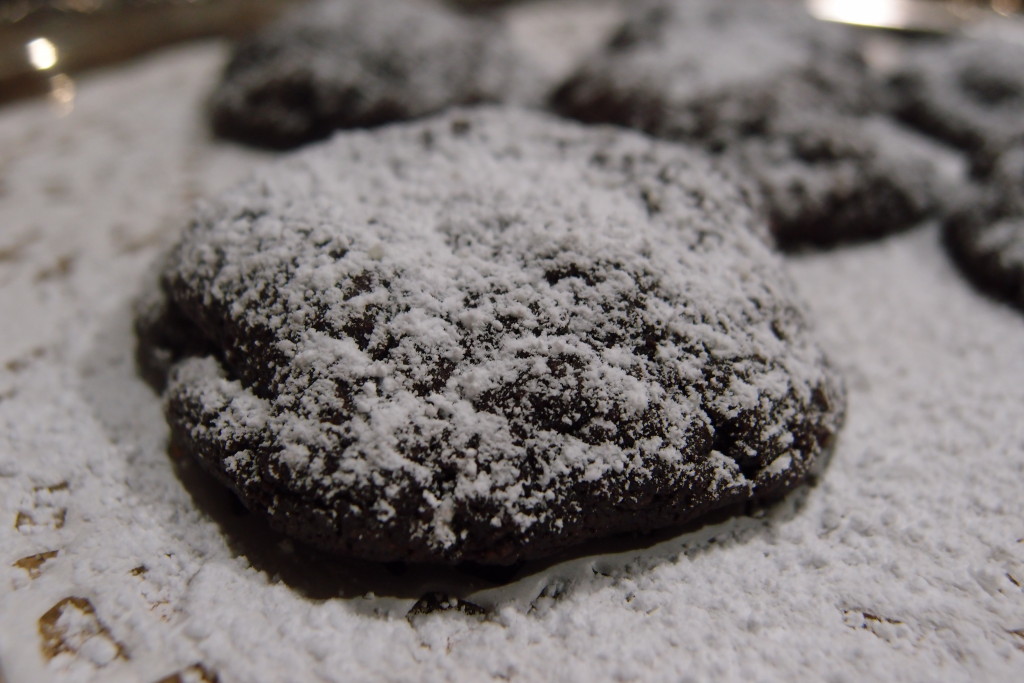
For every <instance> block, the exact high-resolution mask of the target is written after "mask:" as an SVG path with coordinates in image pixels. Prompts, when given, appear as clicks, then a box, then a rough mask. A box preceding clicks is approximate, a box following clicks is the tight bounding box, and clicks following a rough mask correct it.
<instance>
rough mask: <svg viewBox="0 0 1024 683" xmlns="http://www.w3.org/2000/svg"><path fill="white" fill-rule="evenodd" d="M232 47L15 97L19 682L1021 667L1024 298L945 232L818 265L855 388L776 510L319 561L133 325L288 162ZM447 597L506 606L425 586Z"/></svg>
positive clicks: (876, 673)
mask: <svg viewBox="0 0 1024 683" xmlns="http://www.w3.org/2000/svg"><path fill="white" fill-rule="evenodd" d="M549 47H550V48H551V49H554V48H555V47H557V46H556V45H554V44H552V45H551V46H549ZM224 57H225V51H224V50H223V49H222V47H221V46H219V45H196V46H191V47H187V48H182V49H178V50H174V51H169V52H165V53H163V54H160V55H156V56H154V57H152V58H149V59H146V60H142V61H140V62H138V63H136V64H134V65H129V66H125V67H121V68H117V69H111V70H108V71H107V72H105V73H97V74H94V75H91V76H89V77H85V78H82V79H81V80H80V81H79V83H78V97H77V99H76V102H75V110H74V111H73V112H72V113H71V114H70V115H68V116H66V117H63V118H62V117H59V116H58V115H57V113H55V112H54V111H53V110H51V109H50V107H49V106H48V105H47V103H45V102H41V101H40V102H27V103H22V104H18V105H8V106H5V108H4V109H0V226H3V227H2V228H0V320H3V321H4V324H3V325H0V548H2V550H0V560H2V562H0V634H2V637H0V672H2V676H3V677H4V678H5V679H6V680H7V681H9V682H10V683H21V682H22V681H37V680H52V681H62V682H64V681H92V680H105V681H155V680H160V679H161V678H163V677H165V676H172V675H175V674H178V675H179V676H180V678H181V680H187V681H201V680H213V677H214V676H217V677H218V679H219V680H221V681H226V682H232V681H276V680H281V679H293V680H346V681H353V680H356V681H359V680H410V679H415V680H429V681H441V680H466V681H471V680H486V679H494V678H501V679H503V680H515V681H531V680H541V679H550V678H552V677H558V678H559V679H562V680H567V681H592V680H606V679H615V680H666V679H668V680H711V679H713V680H725V681H741V680H752V679H753V680H779V681H783V680H793V679H798V678H814V679H825V680H834V681H855V680H864V679H887V680H891V679H901V680H935V679H942V680H952V681H973V680H1007V681H1009V680H1016V679H1017V678H1018V677H1019V672H1020V671H1021V669H1022V667H1024V651H1022V647H1024V588H1022V586H1024V522H1022V521H1021V520H1022V519H1024V499H1022V496H1021V495H1020V482H1021V480H1022V477H1024V420H1021V419H1020V414H1021V406H1024V363H1022V362H1021V359H1022V358H1024V316H1022V315H1021V313H1020V312H1019V311H1018V310H1016V309H1013V308H1010V307H1007V306H1003V305H1001V304H998V303H995V302H993V301H991V300H989V299H987V298H986V297H984V296H982V295H980V294H978V293H977V292H976V291H975V290H974V289H973V287H971V286H970V284H969V283H968V282H966V281H965V280H964V279H963V278H962V277H961V275H960V274H959V273H958V272H957V270H956V269H955V268H954V267H953V266H952V265H951V264H950V263H949V261H948V259H947V257H946V255H945V253H944V251H943V249H942V248H941V246H940V242H939V236H938V230H937V226H935V225H923V226H920V227H919V228H917V229H915V230H912V231H909V232H907V233H904V234H900V235H897V236H894V237H890V238H888V239H886V240H884V241H879V242H875V243H870V244H864V245H858V246H852V247H846V248H842V249H836V250H832V251H828V252H823V253H808V254H804V255H801V256H799V257H797V258H790V259H789V262H788V263H787V264H786V266H787V270H789V272H790V274H791V275H792V277H793V279H794V280H795V281H796V283H797V288H798V289H799V293H800V295H801V296H802V298H803V299H804V300H805V301H807V302H808V304H809V308H810V311H811V314H812V315H813V320H814V322H815V326H816V328H817V330H818V332H819V337H820V339H821V340H822V345H823V346H824V347H825V348H826V349H827V351H828V353H829V355H830V357H831V358H832V359H833V360H834V361H835V363H836V364H837V365H838V366H840V368H841V370H842V371H843V373H844V374H845V376H846V377H847V379H848V389H849V409H848V414H847V423H846V426H845V428H844V430H843V432H842V434H841V437H840V441H839V444H838V448H837V449H836V452H835V454H834V457H833V459H832V462H831V464H830V465H829V467H828V469H827V470H826V471H825V472H824V474H823V476H822V479H821V482H820V483H819V485H817V486H816V487H814V488H810V489H807V490H805V491H802V492H800V494H799V495H797V496H796V497H792V498H790V499H789V500H788V501H787V502H785V503H783V504H781V505H779V506H777V507H775V508H772V509H770V510H768V511H765V512H762V513H759V514H758V515H757V516H753V517H739V518H736V519H733V520H730V521H727V522H723V523H719V524H715V525H712V526H708V527H705V528H703V529H701V530H699V531H695V532H692V533H688V534H683V535H681V536H677V537H671V538H655V539H651V542H650V544H648V545H646V546H644V547H640V548H636V547H633V548H623V547H606V548H603V549H602V550H603V552H602V553H600V554H593V555H585V556H581V557H577V558H575V559H565V560H562V561H559V562H558V563H556V564H553V565H550V566H545V567H532V568H531V567H528V568H526V569H524V571H523V573H522V574H521V575H520V577H519V578H518V579H516V580H515V581H514V582H513V583H511V584H509V585H507V586H502V587H493V586H491V585H490V584H488V582H487V581H486V580H485V579H482V578H480V577H479V576H475V575H470V574H465V573H460V572H448V573H444V572H437V573H433V572H422V573H420V572H415V571H412V570H410V571H408V572H407V573H406V574H401V575H400V573H399V570H397V569H395V570H394V571H392V570H391V569H387V568H384V567H381V566H379V565H362V564H360V563H356V562H352V563H349V562H344V561H338V560H322V559H320V560H317V559H315V558H313V557H312V556H310V555H309V554H307V553H305V551H303V550H302V549H301V548H298V547H296V546H294V545H293V544H291V543H290V542H288V541H284V540H283V539H281V538H280V537H279V536H276V535H274V534H272V533H271V532H269V531H267V530H266V529H265V528H264V527H262V526H260V525H258V524H256V523H255V521H254V520H252V518H251V516H248V517H247V516H244V515H242V514H241V513H240V512H239V510H238V509H237V508H233V507H232V505H231V503H230V502H229V501H230V499H229V498H228V497H227V495H226V494H225V493H224V492H223V490H222V489H221V488H219V487H217V486H214V485H213V484H211V483H210V482H208V481H207V480H205V479H202V478H201V477H200V476H199V475H198V473H197V472H196V471H195V469H194V468H190V466H189V464H188V462H187V461H176V460H175V459H174V458H173V457H169V454H168V449H167V427H166V423H165V421H164V417H163V414H162V411H161V405H160V400H159V398H158V397H157V396H156V395H155V394H154V393H153V392H152V391H151V390H150V389H149V388H148V386H147V385H146V384H145V383H143V382H142V380H141V379H139V378H138V375H137V371H136V368H135V366H134V360H133V353H134V343H135V342H134V335H133V333H132V317H133V306H134V302H135V299H136V297H137V296H138V295H139V294H140V293H141V292H142V290H143V288H144V280H146V279H147V277H148V276H149V275H150V274H151V273H152V271H153V270H154V269H155V268H156V267H157V265H156V263H157V262H156V259H157V258H158V257H159V255H160V254H161V253H162V252H163V251H164V249H165V248H166V247H167V246H168V245H169V244H170V243H172V242H173V241H174V240H175V239H176V238H177V237H178V236H179V234H180V229H181V227H182V226H183V225H185V223H186V221H187V219H188V216H189V215H190V213H191V210H192V209H191V205H192V203H193V201H194V200H195V199H196V198H197V197H200V196H202V197H212V196H215V195H217V194H218V193H219V192H220V191H221V190H223V189H224V188H225V187H229V186H232V185H234V184H235V183H236V182H237V181H239V180H241V179H242V178H243V177H245V176H246V175H248V174H249V173H250V172H251V170H252V167H253V166H254V165H255V164H256V163H257V162H260V161H262V159H263V155H257V154H254V153H251V152H247V151H244V150H242V149H239V148H237V147H233V146H230V145H222V144H217V143H213V142H211V141H210V140H209V137H208V134H207V133H206V131H205V128H204V125H203V123H202V120H201V117H200V109H201V103H202V100H203V98H204V96H205V94H206V92H207V90H208V88H209V85H210V83H212V82H213V80H214V79H215V78H216V74H217V71H218V69H219V67H220V65H221V64H222V62H223V59H224ZM380 250H381V251H376V250H375V249H373V247H372V245H371V246H370V247H368V248H367V252H366V253H367V257H370V256H371V255H372V254H374V253H378V254H380V255H381V256H384V257H386V256H387V255H388V251H387V245H384V244H382V245H381V246H380ZM471 322H472V321H471V320H467V324H469V323H471ZM436 333H437V334H438V335H439V336H440V335H443V333H444V330H443V329H438V330H437V331H436ZM606 360H607V363H608V364H609V366H612V365H613V362H614V361H615V358H614V354H613V355H612V356H611V357H609V358H608V359H606ZM620 362H624V360H620ZM737 393H738V394H739V393H742V392H741V388H740V387H737ZM625 395H626V396H628V398H625V399H623V400H628V401H630V402H634V403H636V404H637V405H639V404H640V403H642V401H643V400H644V396H643V392H641V391H639V390H637V391H631V392H627V394H625ZM724 464H725V465H727V463H724ZM784 464H785V463H784V462H780V463H779V464H778V466H779V467H782V466H783V465H784ZM238 466H239V467H242V466H244V463H243V462H239V463H238ZM770 467H775V465H774V464H772V465H770ZM467 485H469V483H467ZM380 514H381V515H384V516H386V515H387V510H386V509H382V510H381V511H380ZM430 591H436V592H443V593H445V594H447V595H449V596H451V599H450V600H448V601H444V602H443V605H444V606H447V607H451V606H453V605H454V606H458V605H459V603H458V600H456V598H457V599H461V600H463V601H465V602H466V603H472V604H475V605H478V606H480V608H482V609H481V610H479V611H477V610H473V609H469V608H468V607H466V606H465V605H463V609H448V610H443V609H438V610H435V611H432V612H431V611H427V610H420V611H417V610H415V609H413V607H414V605H416V604H417V603H418V601H419V602H423V601H422V600H420V598H421V597H422V596H423V595H424V594H425V593H427V592H430ZM410 612H411V613H410Z"/></svg>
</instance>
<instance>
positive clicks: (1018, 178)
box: [945, 144, 1024, 309]
mask: <svg viewBox="0 0 1024 683" xmlns="http://www.w3.org/2000/svg"><path fill="white" fill-rule="evenodd" d="M945 241H946V246H947V248H948V250H949V252H950V254H951V255H952V257H953V259H954V260H955V261H956V262H957V264H959V266H960V268H961V270H963V271H964V273H965V274H966V275H967V276H968V277H969V278H970V279H971V280H972V281H973V282H974V283H975V284H976V285H978V286H979V287H980V288H982V289H984V290H985V291H987V292H989V293H991V294H993V295H994V296H998V297H1000V298H1003V299H1006V300H1008V301H1011V302H1012V303H1014V304H1016V305H1017V306H1018V307H1020V308H1022V309H1024V144H1021V145H1017V146H1016V147H1013V148H1011V149H1010V150H1009V151H1007V152H1006V153H1004V154H1003V155H1002V156H1001V157H1000V158H999V160H998V162H997V163H996V166H995V170H994V172H993V174H992V176H991V178H990V180H989V182H988V184H987V186H986V187H985V188H984V190H983V191H982V193H981V197H980V198H975V200H974V201H973V202H972V203H971V204H970V206H969V207H968V208H966V209H965V210H964V211H962V212H960V213H959V214H957V215H956V216H954V217H953V218H952V219H951V220H950V221H948V222H947V223H946V229H945Z"/></svg>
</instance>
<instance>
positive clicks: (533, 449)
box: [140, 108, 844, 564]
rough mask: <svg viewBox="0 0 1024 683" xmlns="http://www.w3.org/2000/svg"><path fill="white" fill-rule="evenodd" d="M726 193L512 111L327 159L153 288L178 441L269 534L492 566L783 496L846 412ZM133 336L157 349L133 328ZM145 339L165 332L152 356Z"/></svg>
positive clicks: (224, 221) (674, 167) (694, 157)
mask: <svg viewBox="0 0 1024 683" xmlns="http://www.w3.org/2000/svg"><path fill="white" fill-rule="evenodd" d="M766 242H767V240H766V235H765V229H764V227H763V226H762V225H761V222H760V219H759V218H758V214H757V213H756V212H755V211H753V210H752V209H751V205H750V197H749V196H748V195H747V193H746V191H745V190H744V187H743V185H741V184H736V183H734V182H733V179H732V178H731V177H730V176H729V175H728V174H727V173H726V172H725V171H723V170H722V169H721V168H720V167H719V166H718V165H717V164H716V163H715V162H713V161H712V160H710V159H708V158H707V157H705V156H704V155H703V154H701V153H699V152H695V151H693V150H690V149H687V148H683V147H680V146H676V145H673V144H670V143H665V142H659V141H654V140H651V139H649V138H646V137H644V136H641V135H638V134H634V133H630V132H628V131H622V130H618V129H612V128H606V127H587V126H581V125H579V124H575V123H572V122H565V121H559V120H557V119H554V118H551V117H548V116H546V115H541V114H536V113H529V112H525V111H519V110H514V109H496V108H484V109H476V110H456V111H453V112H450V113H447V114H445V115H442V116H439V117H435V118H431V119H427V120H424V121H420V122H416V123H411V124H402V125H396V126H389V127H385V128H383V129H379V130H377V131H373V132H358V133H349V134H345V135H339V136H336V137H335V138H334V139H332V140H331V141H330V142H329V143H325V144H323V145H319V146H316V147H315V148H310V149H309V150H306V151H304V152H303V153H300V154H298V155H295V156H293V157H290V158H288V159H285V160H283V161H281V162H279V163H277V164H274V165H272V166H270V167H268V168H267V169H266V170H264V171H261V172H260V173H258V174H257V175H256V176H254V177H253V178H252V179H251V180H249V181H248V182H246V183H244V184H242V185H240V186H238V187H236V188H235V189H234V190H232V191H230V192H227V193H226V194H224V195H222V196H221V197H219V198H218V199H217V200H216V201H214V202H212V203H210V204H208V205H207V206H205V207H204V208H203V209H202V210H201V211H200V212H199V213H198V215H197V216H196V217H195V219H194V221H193V222H192V224H191V225H190V227H189V228H188V229H187V231H186V233H185V235H184V237H183V239H182V241H181V243H180V244H179V245H178V246H177V247H176V249H175V250H174V252H173V253H172V254H171V257H170V259H169V262H168V265H167V267H166V269H165V271H164V273H163V290H164V295H165V296H166V301H165V302H164V303H163V304H161V305H162V306H164V310H165V311H166V310H173V311H174V314H173V315H170V316H168V315H164V316H160V315H151V316H148V317H147V316H143V318H142V319H141V320H142V321H144V325H154V324H157V325H158V324H160V323H159V321H160V320H177V321H179V322H177V323H172V324H174V325H180V324H183V323H181V322H180V321H181V320H187V321H188V323H187V324H188V325H190V326H192V327H194V329H195V330H196V332H197V333H199V334H201V335H202V336H203V337H204V339H205V340H206V343H205V344H194V345H193V346H192V349H193V352H192V353H194V349H203V348H210V349H213V350H212V351H211V352H209V353H205V354H204V353H203V352H199V353H198V355H190V352H187V351H186V352H183V351H181V350H177V351H175V350H173V349H172V350H171V351H169V352H168V353H167V354H163V355H161V356H160V357H161V358H163V359H167V358H172V359H173V361H172V362H170V363H169V364H167V365H169V367H170V372H169V381H168V383H167V388H166V390H165V400H166V411H167V416H168V420H169V422H170V425H171V428H172V433H173V438H174V439H175V440H176V441H177V442H178V443H179V444H180V445H181V446H182V447H184V448H185V450H187V451H189V452H190V453H192V454H193V455H194V456H196V457H197V458H199V460H200V462H202V463H203V464H204V466H205V467H206V468H207V469H208V470H210V471H211V472H212V473H213V474H214V475H215V476H217V477H218V478H219V479H220V480H221V481H223V482H225V483H227V484H228V485H230V486H231V487H233V488H234V489H235V490H236V491H237V492H238V493H239V495H240V496H241V498H242V499H243V501H244V502H245V503H246V504H247V505H248V506H250V507H251V508H253V509H256V510H259V511H261V512H263V513H264V514H266V515H267V517H268V518H269V520H270V521H271V523H272V524H273V525H274V526H276V527H277V528H279V529H281V530H283V531H285V532H286V533H289V534H292V535H294V536H296V537H298V538H301V539H303V540H305V541H308V542H310V543H313V544H315V545H318V546H320V547H323V548H327V549H329V550H333V551H336V552H339V553H342V554H345V555H350V556H357V557H361V558H366V559H373V560H396V559H402V560H409V561H417V562H440V563H454V562H460V561H474V562H480V563H491V564H502V563H510V562H514V561H517V560H520V559H529V558H534V557H540V556H544V555H547V554H551V553H553V552H556V551H557V550H559V549H561V548H563V547H565V546H568V545H572V544H574V543H579V542H582V541H584V540H588V539H591V538H596V537H602V536H607V535H611V534H615V533H620V532H634V531H644V530H650V529H655V528H658V527H664V526H669V525H673V524H677V523H682V522H685V521H687V520H689V519H692V518H694V517H696V516H698V515H700V514H701V513H704V512H707V511H709V510H712V509H716V508H721V507H725V506H729V505H733V504H737V503H742V502H745V501H751V500H759V499H766V498H770V497H775V496H776V495H778V494H779V493H781V492H783V491H785V490H787V489H789V488H792V487H793V486H795V485H797V484H798V483H800V482H801V481H802V480H804V479H805V477H806V476H807V475H808V473H809V472H811V471H812V470H813V469H814V468H815V467H816V466H817V465H819V464H820V463H821V461H822V460H823V459H824V456H825V454H826V452H827V450H828V448H829V446H830V444H831V443H832V441H833V438H834V436H835V434H836V432H837V430H838V428H839V424H840V422H841V416H842V412H843V404H844V393H843V389H842V386H841V383H840V381H839V380H838V378H837V376H836V374H835V373H834V371H833V370H832V369H831V367H830V365H829V364H828V362H827V360H826V358H825V356H824V354H823V352H822V351H821V349H820V348H819V347H818V346H817V344H816V343H815V340H814V339H813V334H812V332H811V331H810V330H809V327H808V324H807V321H806V319H805V315H804V313H803V309H802V308H801V306H800V305H799V304H798V303H796V297H795V293H794V291H793V286H792V285H791V283H790V281H789V280H788V278H787V277H786V276H785V274H784V273H783V271H782V269H781V265H780V262H779V260H778V257H777V256H775V255H774V254H772V252H771V249H770V247H769V246H768V245H767V243H766ZM145 321H149V322H145ZM140 338H141V339H142V343H143V344H146V343H147V340H174V339H176V338H178V337H177V336H176V335H174V334H157V333H152V332H146V331H145V330H143V331H142V334H141V335H140Z"/></svg>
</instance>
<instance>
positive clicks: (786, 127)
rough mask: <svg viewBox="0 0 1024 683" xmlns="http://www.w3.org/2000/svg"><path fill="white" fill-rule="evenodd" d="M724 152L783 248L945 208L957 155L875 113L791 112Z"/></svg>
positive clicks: (853, 236) (852, 235) (872, 232)
mask: <svg viewBox="0 0 1024 683" xmlns="http://www.w3.org/2000/svg"><path fill="white" fill-rule="evenodd" d="M769 128H770V130H768V131H766V133H765V134H764V135H762V136H759V137H753V138H750V139H748V140H744V141H742V142H738V143H736V144H734V145H732V146H730V147H729V148H728V149H727V150H726V152H725V156H726V157H727V158H729V159H731V160H732V161H733V162H734V163H735V164H736V165H737V166H738V167H739V168H740V169H742V170H743V171H744V172H746V173H748V174H750V175H751V176H752V177H753V178H754V180H755V181H756V182H757V184H758V186H759V187H760V189H761V191H762V192H763V194H764V206H765V209H766V210H767V212H768V218H769V222H770V225H771V231H772V233H773V234H774V235H775V238H776V240H777V242H778V243H779V244H780V245H781V246H784V247H792V246H800V245H805V244H814V245H820V246H824V245H830V244H834V243H836V242H840V241H846V240H859V239H867V238H873V237H879V236H882V235H885V234H889V233H892V232H895V231H897V230H899V229H901V228H907V227H910V226H913V225H916V224H917V223H919V222H920V221H922V220H923V219H925V218H926V217H928V216H929V215H932V214H936V213H942V212H944V211H945V210H946V209H947V206H946V197H948V196H949V193H950V191H951V188H952V187H954V186H955V185H956V184H957V183H958V182H959V181H960V180H961V179H962V177H963V169H962V163H960V159H959V158H958V157H957V155H955V154H952V153H951V152H950V151H948V150H945V149H942V148H941V146H939V145H937V144H933V143H931V141H929V140H927V139H923V138H921V137H920V136H918V135H916V134H915V133H914V132H913V131H909V130H906V129H905V128H903V127H901V126H898V125H896V124H894V123H892V122H891V121H889V120H887V119H884V118H881V117H864V118H861V117H837V116H834V115H825V116H822V115H816V114H812V113H808V112H790V113H789V114H788V115H786V116H782V117H779V118H778V119H777V120H776V121H775V122H773V123H772V125H771V126H770V127H769Z"/></svg>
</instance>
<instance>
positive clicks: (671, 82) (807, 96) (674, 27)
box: [551, 0, 872, 147]
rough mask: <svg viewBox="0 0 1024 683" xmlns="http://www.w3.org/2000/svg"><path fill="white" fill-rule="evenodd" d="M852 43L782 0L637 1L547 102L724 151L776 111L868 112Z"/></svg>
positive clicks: (760, 128)
mask: <svg viewBox="0 0 1024 683" xmlns="http://www.w3.org/2000/svg"><path fill="white" fill-rule="evenodd" d="M871 92H872V91H871V89H870V88H869V87H868V79H867V70H866V67H865V65H864V63H863V60H862V59H861V57H860V53H859V44H858V43H857V42H856V40H855V39H854V37H853V34H852V33H851V32H849V31H847V30H844V29H843V28H841V27H838V26H835V25H831V24H825V23H822V22H819V21H817V20H815V19H812V18H811V17H810V15H809V14H808V13H807V12H806V11H805V10H804V8H803V7H802V6H801V5H799V4H797V3H790V2H785V1H780V0H724V1H723V0H642V1H641V2H638V3H634V5H633V6H632V8H631V12H630V14H629V17H628V18H627V20H626V22H625V23H624V24H623V26H622V27H621V28H620V29H619V30H618V32H617V33H616V34H615V35H614V36H613V38H612V39H611V41H610V42H609V43H608V44H607V46H606V47H605V48H604V50H603V51H601V52H600V53H599V54H598V55H596V56H594V57H593V58H592V59H591V60H589V61H588V62H587V63H586V64H584V65H583V66H582V67H581V68H580V70H579V71H578V72H577V73H576V74H574V75H573V76H571V77H570V78H569V80H568V81H567V82H566V83H565V84H563V85H562V86H561V87H560V88H559V89H558V90H557V91H556V92H555V93H554V94H553V96H552V99H551V103H552V106H553V107H554V109H555V110H556V111H559V112H560V113H562V114H565V115H568V116H571V117H573V118H576V119H579V120H581V121H587V122H605V123H616V124H619V125H623V126H627V127H630V128H636V129H639V130H643V131H646V132H648V133H651V134H653V135H656V136H658V137H663V138H668V139H673V140H685V141H693V142H698V143H700V144H702V145H705V146H710V147H721V146H724V145H726V144H729V143H731V142H732V141H734V140H735V139H736V138H745V137H749V136H751V135H759V134H761V133H763V132H764V130H765V128H766V126H767V125H768V123H769V122H770V121H771V120H772V118H773V117H774V116H775V115H777V114H778V112H779V111H780V109H787V110H788V109H804V110H808V109H810V110H821V109H828V110H829V111H850V112H860V111H865V110H866V109H867V108H869V107H870V106H871V104H872V99H871Z"/></svg>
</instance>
